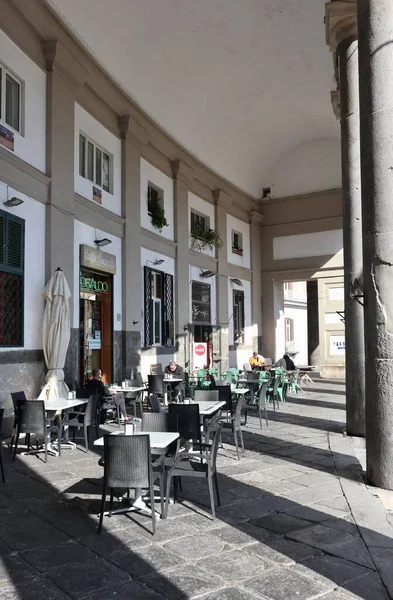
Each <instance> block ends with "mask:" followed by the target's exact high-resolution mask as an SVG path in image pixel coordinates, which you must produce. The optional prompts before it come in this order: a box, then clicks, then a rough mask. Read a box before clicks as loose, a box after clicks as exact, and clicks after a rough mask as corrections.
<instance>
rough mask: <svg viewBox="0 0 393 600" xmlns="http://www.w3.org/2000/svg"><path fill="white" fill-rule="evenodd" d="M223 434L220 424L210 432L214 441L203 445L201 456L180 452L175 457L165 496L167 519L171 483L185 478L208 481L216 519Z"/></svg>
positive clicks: (167, 474) (168, 474)
mask: <svg viewBox="0 0 393 600" xmlns="http://www.w3.org/2000/svg"><path fill="white" fill-rule="evenodd" d="M220 434H221V424H220V423H219V424H218V425H217V426H216V427H215V428H211V430H210V431H209V438H210V439H211V440H212V441H211V443H210V444H201V456H202V460H200V455H199V454H198V455H197V458H196V456H195V454H194V453H190V452H178V453H177V456H176V457H175V460H174V463H173V465H172V466H171V467H169V468H168V469H167V472H166V481H167V483H166V496H165V517H167V515H168V505H169V495H170V490H171V481H172V478H174V482H177V481H179V480H180V478H183V477H203V478H206V479H207V482H208V486H209V495H210V504H211V510H212V517H213V519H215V517H216V511H215V502H214V492H215V493H216V496H217V505H218V506H221V501H220V492H219V489H218V480H217V471H216V460H217V452H218V443H219V440H220ZM174 500H175V502H176V500H177V485H176V483H175V484H174Z"/></svg>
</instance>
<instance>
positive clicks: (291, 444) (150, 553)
mask: <svg viewBox="0 0 393 600" xmlns="http://www.w3.org/2000/svg"><path fill="white" fill-rule="evenodd" d="M343 393H344V387H343V385H341V384H337V383H335V384H333V383H321V382H318V383H316V384H314V386H311V387H310V388H308V389H307V388H306V390H305V392H304V393H303V394H301V395H300V397H299V398H293V397H290V398H288V402H287V403H285V404H284V405H281V410H280V411H279V412H276V413H273V411H272V410H271V409H270V410H269V416H270V421H269V427H268V428H266V427H265V426H264V427H263V430H262V431H261V430H260V428H259V422H258V420H257V419H256V418H255V417H254V416H250V417H249V421H248V426H247V427H246V428H244V431H245V446H246V451H245V453H244V456H242V458H241V460H240V461H237V460H236V455H235V452H234V448H233V443H232V440H231V436H226V437H225V440H224V442H225V443H224V448H223V449H221V450H220V453H219V460H218V470H219V484H220V490H221V497H222V506H221V508H219V509H218V517H217V519H216V520H215V521H213V520H211V518H210V510H209V508H208V506H209V502H208V494H207V482H206V481H203V480H202V481H200V482H199V483H194V482H192V483H190V482H188V481H184V482H183V492H182V497H181V498H180V502H179V503H178V504H176V505H172V506H170V511H169V519H168V520H167V521H159V522H158V525H157V535H156V536H155V538H153V537H152V535H151V533H150V530H151V529H150V527H151V523H150V520H149V519H148V518H147V517H133V519H131V518H130V517H128V516H123V515H120V516H113V517H112V518H111V519H109V518H106V519H105V521H104V523H105V532H104V533H103V534H102V535H101V536H97V533H96V528H97V517H96V512H97V507H98V502H99V496H100V492H101V476H102V469H101V467H99V466H98V464H97V463H98V454H97V452H96V451H94V450H93V449H92V450H91V451H90V452H89V453H88V454H85V453H84V452H82V451H80V450H76V451H64V452H63V455H62V456H61V458H54V457H51V458H49V460H48V463H47V464H46V465H45V464H44V463H43V462H42V461H41V460H40V459H39V458H37V457H33V456H30V457H26V456H19V457H18V458H17V460H16V462H15V463H11V462H10V457H9V454H10V453H9V451H8V449H7V448H4V449H3V456H4V459H5V468H6V478H7V479H6V484H5V485H3V484H1V483H0V508H1V511H0V598H1V600H14V599H15V600H16V599H18V600H30V599H35V598H37V599H40V600H52V599H59V600H65V599H67V598H68V599H69V598H74V599H81V600H107V599H111V598H115V599H119V600H122V599H123V598H124V599H126V598H127V600H163V598H169V599H173V600H175V599H179V600H180V599H186V598H190V599H192V598H203V599H204V600H252V599H254V600H257V599H265V600H295V599H297V600H311V599H312V598H323V599H324V600H350V599H352V600H353V599H355V598H361V599H363V600H369V599H370V600H371V599H372V600H387V599H388V598H393V526H392V521H393V519H392V513H389V512H388V511H387V510H386V509H385V507H384V505H383V504H382V502H381V501H380V499H379V497H377V496H376V495H375V493H374V492H375V490H372V489H369V488H367V487H366V486H365V485H364V484H363V483H362V479H361V474H362V471H361V468H362V467H361V461H360V462H359V451H357V450H356V448H357V444H356V441H354V440H351V439H348V438H346V437H345V436H343V434H342V432H343V429H344V420H345V410H344V396H343ZM360 454H361V453H360ZM360 459H361V457H360ZM389 592H390V596H389Z"/></svg>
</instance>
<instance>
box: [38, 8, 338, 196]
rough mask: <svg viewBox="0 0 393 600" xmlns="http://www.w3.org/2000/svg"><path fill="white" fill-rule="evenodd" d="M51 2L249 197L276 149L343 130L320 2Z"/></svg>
mask: <svg viewBox="0 0 393 600" xmlns="http://www.w3.org/2000/svg"><path fill="white" fill-rule="evenodd" d="M48 2H50V3H51V4H52V5H53V6H54V8H55V9H56V10H57V11H58V12H59V14H60V16H61V18H62V19H63V20H64V21H65V22H66V24H67V25H68V27H70V28H71V29H72V30H73V32H74V34H75V33H76V34H77V36H78V37H79V39H80V40H81V41H82V43H83V44H84V45H85V46H86V47H87V48H88V49H89V50H90V51H91V52H92V53H93V54H94V56H95V57H96V58H97V59H98V60H99V61H100V62H101V64H102V66H103V67H104V68H105V69H106V70H107V71H108V73H109V74H110V75H111V76H112V77H113V78H114V79H115V80H116V81H117V82H118V83H119V84H120V85H121V86H122V88H123V89H124V90H125V91H126V92H127V93H128V94H129V95H130V96H131V97H132V98H133V99H134V100H135V101H136V102H137V103H138V104H139V105H140V106H141V107H142V108H143V109H144V110H145V111H146V112H147V113H148V114H149V115H150V116H151V117H152V118H153V119H154V120H155V121H156V122H157V123H159V124H160V126H161V127H163V128H164V129H165V130H166V131H167V132H168V133H169V134H170V135H171V136H173V137H174V138H175V139H176V140H177V141H178V142H180V144H182V145H183V146H184V147H185V148H187V149H188V150H189V151H190V152H191V153H192V154H193V155H194V156H196V157H197V158H199V159H200V160H201V161H202V162H203V163H204V164H206V165H208V166H210V167H211V168H212V169H213V170H214V171H215V172H217V173H218V174H220V175H221V176H223V177H224V178H226V179H227V180H228V181H230V182H231V183H233V184H235V185H236V186H238V187H239V188H241V189H242V190H244V191H246V192H248V193H250V194H251V195H253V196H255V197H260V196H261V192H262V188H263V187H267V186H269V185H270V181H269V178H270V176H271V173H272V171H273V170H274V167H275V165H276V164H277V163H278V162H279V161H280V159H281V158H282V157H283V156H285V155H287V154H288V153H289V152H291V151H292V150H294V149H295V148H297V147H299V146H301V145H302V144H304V143H306V142H310V141H316V140H324V139H332V138H336V139H337V138H338V137H339V129H338V124H337V122H336V120H335V118H334V116H333V112H332V108H331V105H330V90H331V89H332V86H333V81H332V80H333V66H332V59H331V55H330V54H329V51H328V48H327V46H326V44H325V31H324V22H323V19H324V10H325V8H324V7H325V0H110V1H109V2H108V0H48ZM284 176H285V174H284Z"/></svg>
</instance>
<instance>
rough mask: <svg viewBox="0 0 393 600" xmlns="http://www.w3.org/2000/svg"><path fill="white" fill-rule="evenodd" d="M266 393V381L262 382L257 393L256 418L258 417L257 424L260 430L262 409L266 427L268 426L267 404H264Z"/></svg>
mask: <svg viewBox="0 0 393 600" xmlns="http://www.w3.org/2000/svg"><path fill="white" fill-rule="evenodd" d="M266 391H267V381H263V382H262V384H261V387H260V388H259V392H258V416H259V424H260V426H261V429H262V408H263V409H264V410H265V420H266V427H268V426H269V421H268V418H267V402H266Z"/></svg>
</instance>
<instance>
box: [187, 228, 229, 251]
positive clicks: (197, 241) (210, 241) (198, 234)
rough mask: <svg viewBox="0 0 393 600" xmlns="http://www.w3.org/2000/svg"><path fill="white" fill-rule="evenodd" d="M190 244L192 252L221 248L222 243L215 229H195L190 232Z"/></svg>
mask: <svg viewBox="0 0 393 600" xmlns="http://www.w3.org/2000/svg"><path fill="white" fill-rule="evenodd" d="M191 237H192V242H191V247H192V249H193V250H199V251H201V250H205V249H209V250H213V249H214V248H218V249H220V248H222V247H223V241H222V239H221V236H220V234H219V232H218V231H216V230H215V229H202V228H201V227H196V228H195V229H194V230H193V231H192V232H191Z"/></svg>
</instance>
